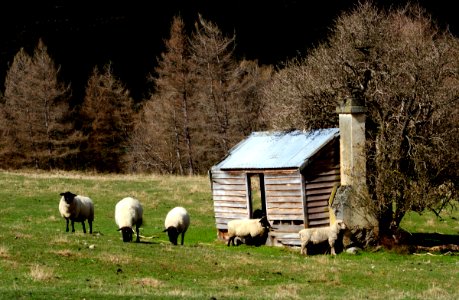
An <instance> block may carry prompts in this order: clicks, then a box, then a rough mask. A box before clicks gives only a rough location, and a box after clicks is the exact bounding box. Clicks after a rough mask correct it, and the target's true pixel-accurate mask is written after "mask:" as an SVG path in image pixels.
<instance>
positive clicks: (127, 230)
mask: <svg viewBox="0 0 459 300" xmlns="http://www.w3.org/2000/svg"><path fill="white" fill-rule="evenodd" d="M118 231H121V235H122V236H123V242H132V234H133V233H134V230H132V227H121V228H120V229H118Z"/></svg>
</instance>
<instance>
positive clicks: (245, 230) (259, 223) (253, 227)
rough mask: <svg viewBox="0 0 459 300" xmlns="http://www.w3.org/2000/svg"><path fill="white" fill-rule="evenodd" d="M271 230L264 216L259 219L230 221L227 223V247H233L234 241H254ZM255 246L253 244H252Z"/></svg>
mask: <svg viewBox="0 0 459 300" xmlns="http://www.w3.org/2000/svg"><path fill="white" fill-rule="evenodd" d="M270 228H271V224H269V222H268V219H267V218H266V216H263V217H261V218H260V219H242V220H231V221H229V222H228V245H227V246H229V245H230V243H231V244H232V245H233V246H234V239H236V237H237V238H241V239H243V240H251V241H256V240H258V239H262V238H263V237H265V236H266V234H267V233H268V232H269V229H270ZM254 244H255V242H254Z"/></svg>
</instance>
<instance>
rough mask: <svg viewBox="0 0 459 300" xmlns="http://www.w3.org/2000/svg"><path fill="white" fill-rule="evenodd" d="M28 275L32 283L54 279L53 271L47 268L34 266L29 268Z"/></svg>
mask: <svg viewBox="0 0 459 300" xmlns="http://www.w3.org/2000/svg"><path fill="white" fill-rule="evenodd" d="M29 275H30V278H32V280H33V281H50V280H51V279H53V277H54V271H53V269H51V268H49V267H45V266H41V265H38V264H36V265H33V266H31V267H30V273H29Z"/></svg>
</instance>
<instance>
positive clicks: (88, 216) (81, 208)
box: [59, 192, 94, 234]
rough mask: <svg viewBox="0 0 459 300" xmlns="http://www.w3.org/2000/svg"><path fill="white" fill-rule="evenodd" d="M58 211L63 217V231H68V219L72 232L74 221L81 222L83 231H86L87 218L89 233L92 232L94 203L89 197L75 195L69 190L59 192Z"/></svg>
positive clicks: (73, 230)
mask: <svg viewBox="0 0 459 300" xmlns="http://www.w3.org/2000/svg"><path fill="white" fill-rule="evenodd" d="M60 195H61V196H62V197H61V200H60V201H59V212H60V213H61V216H62V217H63V218H65V221H66V226H65V232H69V221H71V222H72V232H75V225H74V223H75V222H81V224H82V225H83V232H84V233H86V227H85V224H84V222H85V220H88V224H89V233H91V234H92V222H93V221H94V203H93V202H92V200H91V199H90V198H89V197H86V196H80V195H75V194H73V193H71V192H65V193H60Z"/></svg>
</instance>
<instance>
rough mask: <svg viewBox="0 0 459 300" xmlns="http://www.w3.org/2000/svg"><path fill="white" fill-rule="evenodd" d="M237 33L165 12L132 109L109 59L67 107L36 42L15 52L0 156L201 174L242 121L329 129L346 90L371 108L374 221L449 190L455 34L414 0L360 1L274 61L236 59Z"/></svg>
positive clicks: (53, 164)
mask: <svg viewBox="0 0 459 300" xmlns="http://www.w3.org/2000/svg"><path fill="white" fill-rule="evenodd" d="M305 30H307V29H305ZM235 40H236V36H235V35H232V36H225V35H223V34H222V32H221V31H220V30H219V28H218V27H217V26H216V25H215V24H213V23H212V22H209V21H206V20H205V19H204V18H202V17H201V16H199V18H198V20H197V22H196V24H195V27H194V30H193V31H192V32H191V33H188V32H186V30H185V24H184V23H183V21H182V19H181V18H179V17H175V18H174V19H173V21H172V24H171V30H170V36H169V38H168V39H167V40H166V41H165V46H166V50H165V51H164V52H163V53H162V54H161V56H160V57H159V58H158V64H157V67H156V69H155V70H153V72H152V74H151V76H149V79H150V82H151V85H152V92H151V93H150V95H149V96H148V97H147V99H145V100H144V101H143V102H142V105H141V107H138V108H136V109H134V107H133V101H132V99H131V97H130V94H129V91H128V90H127V89H126V88H125V87H124V85H123V84H122V82H121V81H120V80H119V79H118V78H116V76H114V72H113V67H112V65H111V64H108V65H107V66H106V67H105V68H104V69H103V70H102V71H101V70H99V69H98V68H95V69H94V71H93V73H92V75H91V77H90V79H89V80H88V84H87V88H86V95H85V97H84V99H83V102H82V104H81V105H79V106H76V107H70V106H69V100H68V99H69V97H70V94H71V91H70V86H69V85H66V84H62V83H61V82H59V80H58V78H59V76H58V75H59V68H58V67H56V66H55V65H54V63H53V61H52V60H51V58H50V57H49V56H48V54H47V49H46V46H45V45H44V44H43V43H42V42H39V43H38V46H37V48H36V50H35V52H34V53H33V55H31V56H30V55H28V54H27V53H26V52H25V51H24V50H20V51H19V52H18V53H17V55H16V56H15V58H14V61H13V62H12V64H11V67H10V69H9V71H8V74H7V76H6V81H5V92H4V95H3V97H2V99H1V105H0V125H1V126H0V134H1V140H0V167H2V168H21V167H33V168H40V169H50V168H70V169H82V170H88V169H89V170H92V169H94V170H98V171H103V172H159V173H171V174H200V173H205V172H206V171H207V170H208V169H209V168H210V167H211V166H212V164H214V163H216V162H217V161H218V160H220V159H221V158H222V157H223V156H224V155H226V153H227V152H228V150H229V149H230V148H231V147H232V146H233V145H235V144H236V143H237V142H239V141H240V140H241V139H242V138H243V137H244V136H246V135H247V134H249V133H250V132H252V131H256V130H272V129H277V130H289V129H292V128H299V129H306V130H308V129H314V128H327V127H336V126H337V122H338V116H337V114H336V112H335V108H336V106H337V105H338V104H339V101H341V100H342V99H346V98H350V97H352V98H354V99H356V100H358V101H360V102H361V103H363V104H365V106H366V107H367V109H368V113H367V124H366V131H367V132H366V135H367V166H366V170H367V185H368V195H367V196H366V197H364V198H362V199H363V201H364V205H365V206H366V207H368V208H369V210H370V211H372V212H373V214H374V215H375V216H376V218H377V219H378V220H379V221H380V228H381V229H382V230H383V231H384V230H387V231H389V230H390V228H393V227H394V226H395V227H397V226H398V225H399V224H400V222H401V220H402V218H403V216H404V215H405V214H406V212H408V211H417V212H422V211H424V210H425V209H430V210H432V211H434V212H436V213H439V211H441V210H442V209H443V208H445V207H447V206H448V205H451V204H452V203H453V202H452V201H453V200H454V199H457V186H458V171H457V170H458V169H459V152H458V151H457V149H458V146H459V135H458V129H459V127H458V122H459V118H458V117H459V105H458V99H459V41H458V39H457V38H456V37H454V36H453V35H451V34H450V33H449V32H448V31H447V30H446V31H445V30H440V29H439V28H438V27H437V26H436V25H435V23H434V21H432V20H431V18H430V16H429V15H428V14H427V13H426V12H425V11H424V10H423V9H421V8H420V7H419V6H417V5H407V6H405V7H402V8H393V9H389V10H380V9H378V8H376V7H375V6H373V5H372V4H371V3H362V4H359V5H358V6H357V7H356V8H355V9H354V10H352V11H350V12H345V13H343V14H342V15H341V16H340V17H339V18H337V20H336V22H335V24H334V27H333V29H332V30H331V33H330V36H329V37H328V39H327V40H326V41H325V42H323V43H322V44H320V45H318V46H317V47H315V48H314V49H311V50H310V52H309V53H307V55H305V56H303V57H301V56H300V57H297V58H295V59H292V60H288V61H286V62H285V63H284V64H283V65H282V66H279V67H277V68H276V69H274V68H273V67H271V66H259V64H258V63H257V62H256V61H249V60H244V59H243V60H237V59H236V58H235V57H234V53H233V51H234V49H235Z"/></svg>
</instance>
